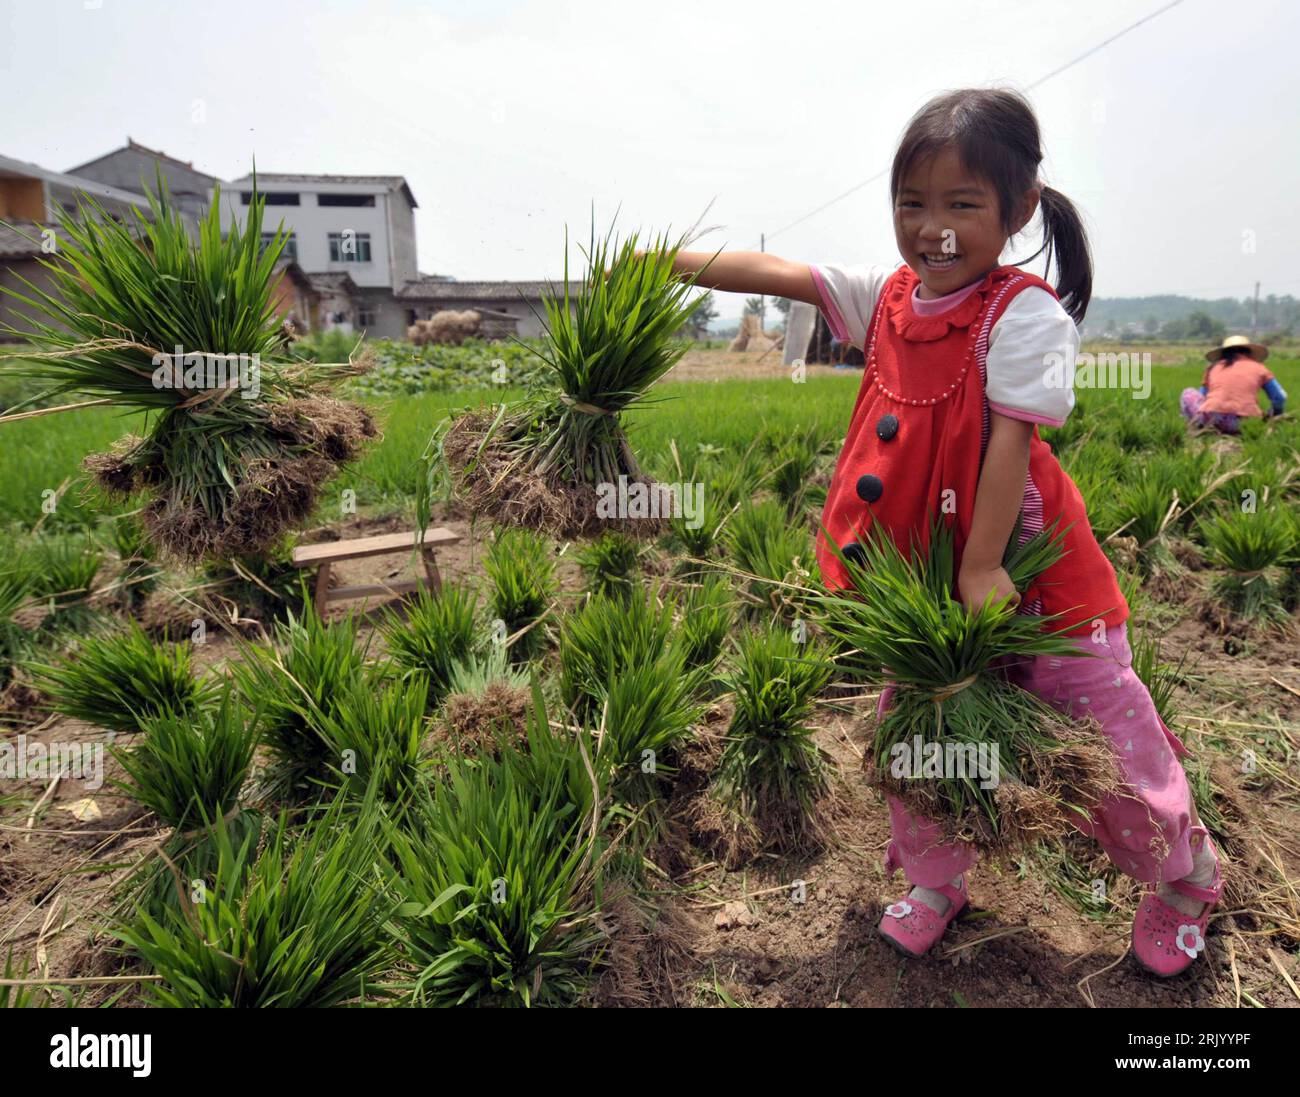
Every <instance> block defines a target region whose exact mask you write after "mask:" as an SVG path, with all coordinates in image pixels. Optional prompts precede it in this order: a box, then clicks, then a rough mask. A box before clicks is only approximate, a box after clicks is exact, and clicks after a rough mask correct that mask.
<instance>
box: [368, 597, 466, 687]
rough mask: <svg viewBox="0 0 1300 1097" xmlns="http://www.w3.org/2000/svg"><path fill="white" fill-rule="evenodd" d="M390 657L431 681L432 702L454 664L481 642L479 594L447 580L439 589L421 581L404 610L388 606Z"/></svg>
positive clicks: (412, 673)
mask: <svg viewBox="0 0 1300 1097" xmlns="http://www.w3.org/2000/svg"><path fill="white" fill-rule="evenodd" d="M380 631H381V632H382V633H383V637H384V643H385V645H386V647H387V649H388V655H389V658H390V659H392V661H393V662H394V663H395V664H396V665H397V666H398V668H400V669H401V671H402V672H403V673H404V674H405V675H407V676H408V677H410V676H419V677H421V678H424V679H426V680H427V682H428V686H429V700H428V704H429V707H430V708H436V707H437V705H438V703H439V702H440V701H441V700H442V699H443V697H445V696H446V694H447V688H448V683H449V681H450V677H451V672H452V667H453V666H455V664H456V663H458V662H463V661H464V660H465V659H466V658H468V657H469V656H470V655H472V654H474V653H475V652H477V651H480V650H481V649H482V648H483V645H484V644H485V643H486V638H485V637H484V635H483V631H482V629H481V628H480V624H479V613H478V596H477V595H475V594H474V593H473V592H472V591H469V590H466V589H465V588H464V587H460V586H456V585H455V584H452V583H447V584H444V586H443V588H442V590H441V591H440V592H439V593H437V594H435V593H433V592H432V591H431V590H429V588H428V587H421V588H420V591H419V593H418V594H417V595H416V598H415V600H414V601H413V602H411V603H410V604H409V606H408V607H407V609H406V613H405V616H402V615H400V614H398V613H396V612H394V611H392V610H390V611H388V612H387V613H386V614H385V616H384V619H383V622H382V624H381V625H380Z"/></svg>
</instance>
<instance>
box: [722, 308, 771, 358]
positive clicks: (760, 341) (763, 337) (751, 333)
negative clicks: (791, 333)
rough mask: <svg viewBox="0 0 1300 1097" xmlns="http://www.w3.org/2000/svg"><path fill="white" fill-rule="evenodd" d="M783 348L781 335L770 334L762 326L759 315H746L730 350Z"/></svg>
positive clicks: (742, 318)
mask: <svg viewBox="0 0 1300 1097" xmlns="http://www.w3.org/2000/svg"><path fill="white" fill-rule="evenodd" d="M780 346H781V333H780V332H773V333H771V334H768V333H767V332H765V331H764V330H763V329H762V327H761V326H760V323H759V319H758V314H757V313H754V312H751V313H746V314H745V315H744V316H742V317H741V318H740V331H738V332H737V333H736V337H735V338H734V339H733V340H732V341H731V346H729V347H728V348H727V349H728V350H732V351H735V350H759V351H768V350H775V349H776V348H778V347H780Z"/></svg>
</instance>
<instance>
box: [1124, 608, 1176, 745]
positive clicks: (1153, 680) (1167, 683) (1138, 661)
mask: <svg viewBox="0 0 1300 1097" xmlns="http://www.w3.org/2000/svg"><path fill="white" fill-rule="evenodd" d="M1162 645H1163V641H1162V640H1161V638H1160V635H1159V634H1158V633H1156V632H1155V631H1154V630H1152V629H1143V630H1142V631H1141V632H1139V633H1138V634H1137V635H1136V636H1135V637H1134V638H1133V640H1132V642H1131V643H1130V645H1129V647H1130V650H1131V651H1132V653H1133V664H1132V666H1133V673H1134V674H1136V675H1137V676H1138V677H1139V678H1140V679H1141V680H1142V684H1143V685H1144V686H1146V687H1147V692H1148V693H1150V694H1151V701H1152V703H1153V704H1154V705H1155V707H1156V713H1157V714H1158V715H1159V717H1160V719H1162V720H1163V721H1164V722H1165V726H1167V727H1171V728H1172V727H1173V726H1174V723H1175V722H1176V720H1177V718H1178V713H1177V710H1176V709H1175V707H1174V695H1175V691H1176V690H1177V688H1178V687H1179V686H1180V685H1182V683H1183V682H1184V681H1186V679H1187V673H1186V671H1185V670H1184V669H1183V668H1184V664H1185V663H1186V662H1187V652H1184V653H1183V657H1182V658H1181V659H1179V660H1178V662H1177V663H1166V662H1164V661H1163V660H1162V659H1161V648H1162Z"/></svg>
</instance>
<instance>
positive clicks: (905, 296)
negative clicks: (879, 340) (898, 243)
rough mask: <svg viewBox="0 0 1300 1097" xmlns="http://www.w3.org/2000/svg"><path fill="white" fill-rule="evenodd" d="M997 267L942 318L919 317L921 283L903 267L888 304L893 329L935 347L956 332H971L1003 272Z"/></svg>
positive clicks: (906, 337)
mask: <svg viewBox="0 0 1300 1097" xmlns="http://www.w3.org/2000/svg"><path fill="white" fill-rule="evenodd" d="M1001 269H1002V268H1001V267H994V268H993V270H991V271H989V272H988V274H986V275H985V276H984V277H983V278H982V279H980V281H979V284H978V285H977V286H976V287H975V289H973V290H972V291H971V292H970V293H969V294H968V295H967V296H966V297H964V298H963V299H962V300H961V301H959V302H958V303H957V304H956V305H954V306H953V307H952V308H950V309H948V310H947V311H946V312H942V313H940V314H939V315H938V316H919V315H917V312H916V310H915V309H914V308H913V307H912V294H913V293H914V292H915V290H916V285H917V282H918V281H919V279H918V278H917V277H916V272H915V271H913V270H912V268H911V267H906V266H905V267H903V268H902V269H901V270H900V272H899V276H898V277H897V278H896V279H895V283H894V285H893V286H892V287H891V288H890V291H889V294H888V297H887V299H886V302H885V308H886V310H887V312H888V314H889V323H890V326H891V327H892V328H893V329H894V331H896V332H897V333H898V334H899V335H901V336H902V337H903V338H904V339H909V340H911V341H913V342H916V343H932V342H934V341H936V340H938V339H942V338H943V337H944V336H945V335H947V334H948V332H949V331H951V330H952V329H953V328H958V329H961V328H967V327H969V326H970V325H971V324H972V323H974V322H975V319H976V317H978V316H979V314H980V312H981V310H982V309H983V308H984V297H985V295H986V293H987V292H988V290H989V288H990V287H991V286H992V285H993V279H994V277H995V276H996V275H997V273H998V272H999V271H1000V270H1001Z"/></svg>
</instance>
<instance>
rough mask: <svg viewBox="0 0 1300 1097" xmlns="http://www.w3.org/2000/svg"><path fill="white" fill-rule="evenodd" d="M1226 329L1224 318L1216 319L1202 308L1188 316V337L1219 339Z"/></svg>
mask: <svg viewBox="0 0 1300 1097" xmlns="http://www.w3.org/2000/svg"><path fill="white" fill-rule="evenodd" d="M1226 330H1227V328H1226V327H1225V326H1224V324H1223V321H1222V320H1216V319H1215V318H1214V317H1213V316H1211V315H1210V314H1209V313H1208V312H1205V311H1204V310H1202V309H1197V310H1196V311H1195V312H1193V313H1192V314H1191V315H1190V316H1188V317H1187V335H1186V338H1188V339H1219V338H1222V336H1223V333H1224V332H1225V331H1226Z"/></svg>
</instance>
